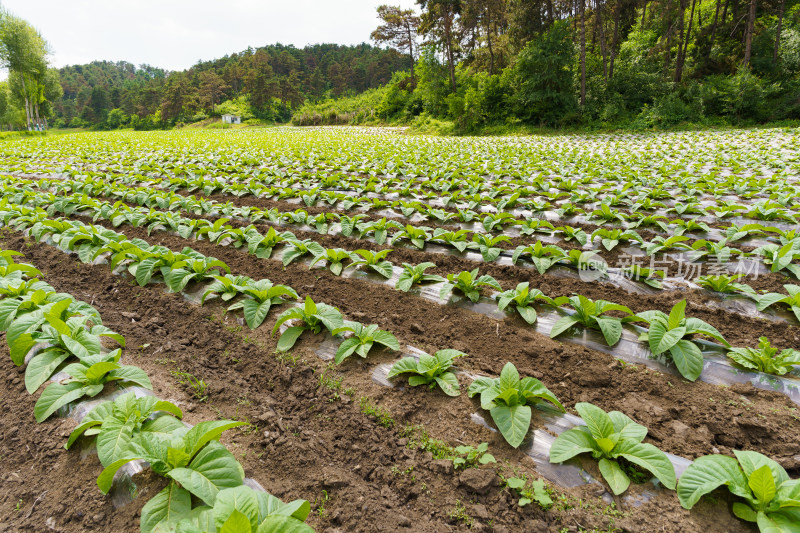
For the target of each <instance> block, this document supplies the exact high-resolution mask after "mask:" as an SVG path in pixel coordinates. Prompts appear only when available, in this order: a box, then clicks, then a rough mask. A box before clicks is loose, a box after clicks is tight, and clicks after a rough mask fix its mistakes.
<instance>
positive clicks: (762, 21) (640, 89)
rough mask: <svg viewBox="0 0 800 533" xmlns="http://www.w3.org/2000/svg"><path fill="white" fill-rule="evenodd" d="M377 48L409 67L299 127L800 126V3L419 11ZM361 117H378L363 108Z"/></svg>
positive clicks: (504, 1) (505, 2) (606, 0)
mask: <svg viewBox="0 0 800 533" xmlns="http://www.w3.org/2000/svg"><path fill="white" fill-rule="evenodd" d="M417 5H418V8H419V11H418V12H417V11H415V10H403V9H401V8H399V7H394V6H381V7H379V8H378V15H379V17H380V19H381V21H382V22H381V24H380V26H379V27H378V28H377V29H376V30H375V31H374V32H373V34H372V38H373V40H374V41H375V42H377V43H380V44H386V45H389V46H390V47H392V48H394V49H396V50H397V51H398V53H402V54H404V55H405V56H406V57H408V58H409V61H410V62H412V68H409V70H408V72H407V73H405V74H398V75H396V76H395V77H394V79H393V81H392V82H391V83H390V84H388V85H387V86H385V87H383V88H382V89H380V94H378V93H374V92H373V93H370V98H368V99H366V98H362V99H360V100H359V102H358V104H356V103H355V101H354V100H353V99H349V100H347V99H345V100H340V101H339V103H331V102H325V103H321V104H309V105H306V106H304V107H303V108H301V109H300V110H298V112H297V113H295V117H294V120H295V122H297V123H331V122H339V123H341V122H344V121H351V122H359V121H369V120H380V121H413V120H420V117H423V118H425V117H433V118H444V119H449V120H451V121H454V122H455V124H456V126H457V127H458V128H459V129H460V130H463V131H471V130H480V129H481V128H484V127H486V126H489V125H493V124H498V125H506V124H515V123H527V124H534V125H548V126H561V125H568V124H577V125H582V124H583V125H586V124H605V125H635V126H641V127H653V126H656V127H658V126H670V125H674V124H678V123H682V122H706V123H710V124H714V123H748V122H764V121H775V120H783V119H800V1H798V0H417ZM359 105H365V106H370V105H372V107H371V108H359V107H358V106H359Z"/></svg>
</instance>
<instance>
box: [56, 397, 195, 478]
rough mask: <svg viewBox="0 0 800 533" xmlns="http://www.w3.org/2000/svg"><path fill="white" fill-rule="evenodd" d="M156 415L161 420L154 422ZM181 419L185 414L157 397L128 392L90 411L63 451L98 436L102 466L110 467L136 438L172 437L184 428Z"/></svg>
mask: <svg viewBox="0 0 800 533" xmlns="http://www.w3.org/2000/svg"><path fill="white" fill-rule="evenodd" d="M156 414H159V415H160V416H158V417H157V418H154V417H153V416H154V415H156ZM168 415H171V416H168ZM182 417H183V412H182V411H181V410H180V409H179V408H178V407H177V406H176V405H175V404H173V403H171V402H167V401H163V400H159V399H158V398H156V397H155V396H143V397H141V398H137V397H136V394H135V393H133V392H128V393H125V394H122V395H121V396H118V397H117V398H115V399H114V400H108V401H105V402H103V403H101V404H99V405H97V406H96V407H94V408H93V409H92V410H91V411H89V413H88V414H87V415H86V416H85V417H83V419H82V420H81V423H80V424H79V425H78V427H76V428H75V429H74V430H73V431H72V433H70V435H69V439H68V440H67V443H66V444H65V445H64V448H66V449H69V448H70V447H71V446H72V445H73V444H74V443H75V441H76V440H78V438H79V437H81V436H84V437H94V436H96V441H95V442H96V444H97V456H98V458H99V459H100V464H102V465H103V466H108V465H110V464H111V463H113V462H114V461H116V460H117V459H120V455H121V454H122V453H123V452H125V451H126V450H127V449H128V446H129V444H130V441H131V439H132V438H133V436H134V435H136V434H138V433H142V432H151V433H157V434H161V435H164V434H171V433H172V432H174V431H175V430H178V429H182V428H183V427H184V426H183V423H182V422H181V421H180V420H179V419H180V418H182Z"/></svg>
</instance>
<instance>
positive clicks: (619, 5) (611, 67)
mask: <svg viewBox="0 0 800 533" xmlns="http://www.w3.org/2000/svg"><path fill="white" fill-rule="evenodd" d="M621 11H622V0H617V3H616V5H615V6H614V35H613V36H612V38H611V60H610V61H609V63H608V79H611V78H613V77H614V59H616V57H617V46H619V17H620V12H621Z"/></svg>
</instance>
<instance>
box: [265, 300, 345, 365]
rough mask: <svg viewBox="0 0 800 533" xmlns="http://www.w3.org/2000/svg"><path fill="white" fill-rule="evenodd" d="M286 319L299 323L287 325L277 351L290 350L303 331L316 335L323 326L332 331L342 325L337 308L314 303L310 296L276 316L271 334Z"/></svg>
mask: <svg viewBox="0 0 800 533" xmlns="http://www.w3.org/2000/svg"><path fill="white" fill-rule="evenodd" d="M288 320H297V321H299V322H300V324H299V325H297V326H291V327H289V328H288V329H287V330H286V331H284V332H283V333H282V334H281V336H280V337H279V338H278V346H277V349H278V351H279V352H285V351H288V350H291V348H292V346H294V344H295V342H297V339H298V338H299V337H300V335H301V334H302V333H303V332H304V331H310V332H311V333H313V334H314V335H316V334H318V333H319V332H320V331H322V328H323V327H325V328H326V329H327V330H328V331H330V332H331V333H333V332H334V331H336V330H337V329H339V328H341V327H342V326H343V325H344V319H343V318H342V314H341V313H340V312H339V310H338V309H336V308H335V307H332V306H330V305H328V304H324V303H314V300H312V299H311V297H310V296H306V300H305V302H304V303H303V305H302V306H300V307H292V308H291V309H287V310H286V311H284V312H283V313H281V314H280V316H278V319H277V321H276V322H275V327H273V328H272V335H273V336H274V335H275V332H276V331H278V329H279V328H280V327H281V324H283V323H284V322H286V321H288Z"/></svg>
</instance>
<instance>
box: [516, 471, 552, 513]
mask: <svg viewBox="0 0 800 533" xmlns="http://www.w3.org/2000/svg"><path fill="white" fill-rule="evenodd" d="M506 487H508V488H510V489H513V490H514V491H516V493H517V495H518V496H519V500H518V501H517V505H519V506H520V507H525V506H526V505H528V504H530V503H533V502H536V503H538V504H539V506H541V507H542V508H543V509H549V508H550V507H551V506H552V505H553V499H552V498H550V494H548V493H547V489H546V488H545V484H544V481H543V480H541V479H534V480H532V481H531V482H530V483H528V482H527V480H526V479H525V477H510V478H508V479H507V480H506Z"/></svg>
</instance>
